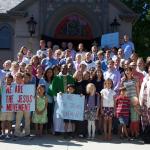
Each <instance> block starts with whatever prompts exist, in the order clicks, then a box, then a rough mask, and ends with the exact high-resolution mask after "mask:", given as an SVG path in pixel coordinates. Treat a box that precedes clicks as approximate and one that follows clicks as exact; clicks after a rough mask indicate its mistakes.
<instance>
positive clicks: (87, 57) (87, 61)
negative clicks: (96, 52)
mask: <svg viewBox="0 0 150 150" xmlns="http://www.w3.org/2000/svg"><path fill="white" fill-rule="evenodd" d="M82 63H84V64H85V65H86V66H87V70H90V69H91V68H95V63H94V61H92V56H91V53H90V52H87V53H86V54H85V60H84V61H82Z"/></svg>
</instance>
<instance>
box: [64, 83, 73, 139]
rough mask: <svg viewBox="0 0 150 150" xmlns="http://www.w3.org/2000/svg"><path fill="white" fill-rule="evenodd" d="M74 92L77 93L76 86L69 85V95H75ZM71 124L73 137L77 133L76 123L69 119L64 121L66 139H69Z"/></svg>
mask: <svg viewBox="0 0 150 150" xmlns="http://www.w3.org/2000/svg"><path fill="white" fill-rule="evenodd" d="M74 92H75V85H74V84H68V85H67V93H68V94H74ZM69 123H70V127H71V130H72V137H73V136H74V135H73V133H74V131H75V121H74V120H69V119H64V129H65V134H64V138H67V132H68V131H69Z"/></svg>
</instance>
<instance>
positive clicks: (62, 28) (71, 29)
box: [54, 14, 93, 39]
mask: <svg viewBox="0 0 150 150" xmlns="http://www.w3.org/2000/svg"><path fill="white" fill-rule="evenodd" d="M54 36H55V38H60V39H62V38H63V39H92V38H93V34H92V29H91V25H90V23H89V22H88V21H87V20H86V19H85V18H84V17H83V16H81V15H79V14H70V15H68V16H65V17H64V18H63V19H62V20H61V21H60V23H59V24H58V26H57V27H56V30H55V34H54Z"/></svg>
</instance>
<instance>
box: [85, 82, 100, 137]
mask: <svg viewBox="0 0 150 150" xmlns="http://www.w3.org/2000/svg"><path fill="white" fill-rule="evenodd" d="M86 94H87V96H86V103H85V104H86V105H85V112H86V119H87V121H88V139H95V128H96V126H95V120H96V119H97V118H98V112H99V105H100V100H99V94H97V93H96V87H95V85H94V84H93V83H89V84H88V85H87V86H86Z"/></svg>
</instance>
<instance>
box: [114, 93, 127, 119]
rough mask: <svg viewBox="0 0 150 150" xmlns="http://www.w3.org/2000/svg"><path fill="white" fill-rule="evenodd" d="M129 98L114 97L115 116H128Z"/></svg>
mask: <svg viewBox="0 0 150 150" xmlns="http://www.w3.org/2000/svg"><path fill="white" fill-rule="evenodd" d="M129 112H130V99H129V98H128V97H127V96H121V95H119V96H117V98H116V117H117V118H118V117H120V116H125V117H129Z"/></svg>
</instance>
